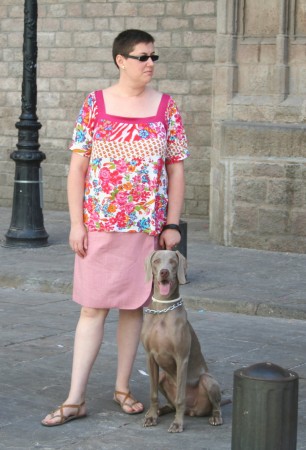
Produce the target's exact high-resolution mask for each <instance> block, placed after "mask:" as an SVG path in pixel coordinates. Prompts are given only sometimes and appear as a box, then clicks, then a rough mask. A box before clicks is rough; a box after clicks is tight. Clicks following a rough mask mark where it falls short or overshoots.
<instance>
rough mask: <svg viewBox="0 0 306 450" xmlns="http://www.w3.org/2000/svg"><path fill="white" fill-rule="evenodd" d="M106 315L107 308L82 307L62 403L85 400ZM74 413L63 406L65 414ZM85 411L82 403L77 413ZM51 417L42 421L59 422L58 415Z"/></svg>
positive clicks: (69, 403)
mask: <svg viewBox="0 0 306 450" xmlns="http://www.w3.org/2000/svg"><path fill="white" fill-rule="evenodd" d="M107 315H108V310H107V309H94V308H85V307H83V308H82V310H81V314H80V318H79V321H78V325H77V328H76V333H75V340H74V351H73V364H72V374H71V385H70V391H69V395H68V397H67V399H66V400H65V402H64V403H63V404H66V405H79V404H81V403H82V402H84V400H85V393H86V388H87V383H88V379H89V375H90V372H91V369H92V366H93V364H94V362H95V360H96V358H97V355H98V353H99V350H100V347H101V343H102V339H103V333H104V323H105V319H106V317H107ZM75 413H76V409H75V408H74V409H70V408H65V411H64V414H65V416H69V415H70V414H75ZM85 413H86V407H85V405H83V406H82V407H81V409H80V410H79V415H84V414H85ZM57 414H58V411H55V413H54V415H57ZM52 417H53V416H52ZM52 417H51V414H48V415H47V416H46V417H45V419H44V420H43V422H44V423H47V424H50V423H51V424H52V423H57V422H59V420H60V419H59V417H54V418H52Z"/></svg>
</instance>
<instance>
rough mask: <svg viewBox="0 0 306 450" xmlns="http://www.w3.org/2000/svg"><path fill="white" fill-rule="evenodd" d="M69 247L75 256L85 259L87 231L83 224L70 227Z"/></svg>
mask: <svg viewBox="0 0 306 450" xmlns="http://www.w3.org/2000/svg"><path fill="white" fill-rule="evenodd" d="M69 245H70V247H71V248H72V250H73V251H74V252H75V253H76V254H77V255H79V256H80V257H81V258H85V256H86V255H87V249H88V238H87V230H86V228H85V226H84V225H83V224H80V225H72V226H71V229H70V235H69Z"/></svg>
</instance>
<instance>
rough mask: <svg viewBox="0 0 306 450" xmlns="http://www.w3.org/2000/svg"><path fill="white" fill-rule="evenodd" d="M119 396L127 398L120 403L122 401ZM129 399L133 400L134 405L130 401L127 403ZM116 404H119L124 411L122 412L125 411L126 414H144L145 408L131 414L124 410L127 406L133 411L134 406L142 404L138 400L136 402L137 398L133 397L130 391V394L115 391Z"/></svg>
mask: <svg viewBox="0 0 306 450" xmlns="http://www.w3.org/2000/svg"><path fill="white" fill-rule="evenodd" d="M118 395H124V396H125V397H124V399H123V400H121V401H120V400H119V399H118ZM128 399H131V400H132V401H133V402H132V403H128V401H127V400H128ZM114 402H116V403H118V405H120V406H121V409H122V411H123V412H124V413H125V414H140V413H142V412H143V408H142V410H141V411H133V410H132V411H131V412H128V411H126V410H125V409H124V407H125V406H127V407H129V408H131V409H133V406H134V405H136V404H137V403H140V402H139V401H138V400H135V398H134V397H133V396H132V394H131V392H130V391H129V392H120V391H115V393H114Z"/></svg>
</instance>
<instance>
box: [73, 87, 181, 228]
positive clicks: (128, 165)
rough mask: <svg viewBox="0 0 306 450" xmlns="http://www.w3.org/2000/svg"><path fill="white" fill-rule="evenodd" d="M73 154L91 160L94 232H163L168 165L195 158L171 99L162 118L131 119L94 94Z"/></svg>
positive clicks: (88, 206) (89, 212) (89, 216)
mask: <svg viewBox="0 0 306 450" xmlns="http://www.w3.org/2000/svg"><path fill="white" fill-rule="evenodd" d="M70 150H71V151H73V152H76V153H78V154H80V155H82V156H85V157H88V158H90V162H89V166H88V171H87V175H86V181H85V195H84V224H85V226H86V227H87V229H88V231H107V232H113V231H117V232H118V231H119V232H145V233H148V234H150V235H153V236H155V235H158V234H159V233H160V232H161V229H162V227H163V225H164V224H165V221H166V215H167V203H168V196H167V187H168V182H167V171H166V164H172V163H175V162H177V161H181V160H183V159H185V158H186V157H187V156H188V155H189V152H188V150H187V141H186V135H185V131H184V128H183V125H182V119H181V115H180V113H179V111H178V108H177V106H176V104H175V102H174V100H173V99H172V98H171V97H170V96H169V95H166V94H163V95H162V98H161V101H160V104H159V108H158V111H157V114H156V116H153V117H147V118H127V117H120V116H113V115H109V114H107V113H106V112H105V105H104V98H103V91H95V92H92V93H90V94H89V95H88V96H87V98H86V100H85V102H84V104H83V106H82V108H81V110H80V113H79V116H78V118H77V121H76V125H75V129H74V133H73V140H72V144H71V146H70Z"/></svg>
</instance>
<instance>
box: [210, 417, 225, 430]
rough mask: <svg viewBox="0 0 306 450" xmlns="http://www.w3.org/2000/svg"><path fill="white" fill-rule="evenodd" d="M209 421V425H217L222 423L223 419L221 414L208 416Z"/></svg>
mask: <svg viewBox="0 0 306 450" xmlns="http://www.w3.org/2000/svg"><path fill="white" fill-rule="evenodd" d="M208 421H209V423H210V425H212V426H214V427H217V426H218V425H222V424H223V419H222V417H221V416H212V417H210V418H209V420H208Z"/></svg>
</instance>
